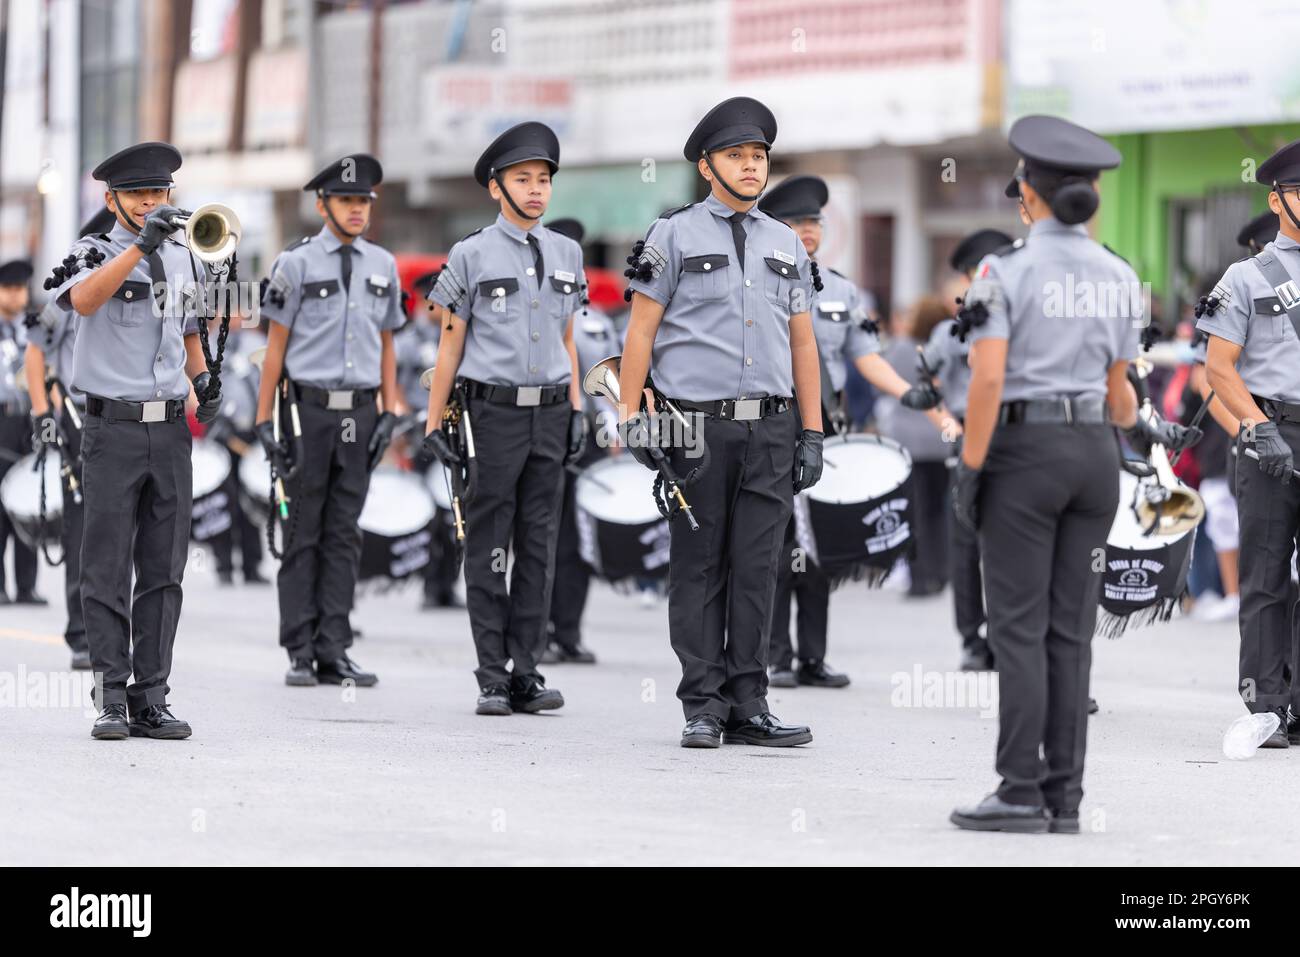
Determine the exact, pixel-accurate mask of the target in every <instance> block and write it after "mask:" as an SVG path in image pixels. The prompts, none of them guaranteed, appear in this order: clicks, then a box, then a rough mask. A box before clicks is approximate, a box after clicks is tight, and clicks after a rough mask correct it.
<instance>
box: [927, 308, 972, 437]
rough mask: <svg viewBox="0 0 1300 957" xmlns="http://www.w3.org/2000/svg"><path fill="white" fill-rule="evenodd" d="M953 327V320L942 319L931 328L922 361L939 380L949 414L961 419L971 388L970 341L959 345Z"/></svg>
mask: <svg viewBox="0 0 1300 957" xmlns="http://www.w3.org/2000/svg"><path fill="white" fill-rule="evenodd" d="M956 325H957V322H956V320H954V319H945V320H943V322H941V323H939V324H938V325H937V326H935V327H934V330H933V331H932V332H931V333H930V341H929V342H927V343H926V344H925V361H926V363H927V364H928V365H929V366H930V369H931V371H933V372H934V374H935V375H936V376H937V377H938V379H939V384H940V386H941V389H940V391H941V392H942V393H943V401H944V403H945V404H946V405H947V406H948V411H950V412H951V413H952V414H953V415H955V416H957V418H959V419H960V418H965V416H966V391H967V389H969V388H970V339H969V338H968V339H967V340H966V341H965V342H962V341H961V340H960V339H958V338H957V337H956V336H954V335H953V334H952V330H953V328H954V327H955V326H956Z"/></svg>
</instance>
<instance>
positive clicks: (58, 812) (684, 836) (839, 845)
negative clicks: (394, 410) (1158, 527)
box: [0, 553, 1300, 865]
mask: <svg viewBox="0 0 1300 957" xmlns="http://www.w3.org/2000/svg"><path fill="white" fill-rule="evenodd" d="M59 576H60V573H59V572H57V571H55V572H51V571H50V570H49V569H43V570H42V579H41V590H42V591H43V592H44V593H45V594H46V595H47V596H50V597H54V596H57V595H59V594H60V592H59V588H60V585H61V581H60V580H59ZM186 585H187V587H186V595H185V608H184V613H183V616H182V620H181V634H180V636H179V638H178V641H177V646H176V655H175V667H174V670H173V673H172V682H171V683H172V695H171V703H172V705H173V710H174V711H175V712H176V713H177V714H178V715H179V716H180V717H183V718H185V719H187V720H188V721H189V722H190V723H191V724H192V725H193V726H194V729H195V730H194V736H193V737H192V738H190V739H189V740H188V741H183V742H166V741H153V740H147V739H140V738H133V739H130V740H127V741H121V742H96V741H93V740H92V739H91V738H90V734H89V731H90V713H89V712H88V711H87V704H86V703H85V702H84V701H82V700H80V696H79V695H72V696H70V697H72V698H76V700H63V701H59V700H56V699H57V697H58V696H57V694H56V691H55V689H56V687H57V686H58V684H59V682H60V681H63V682H64V685H65V686H66V684H67V677H68V673H67V671H66V669H67V666H68V656H67V652H66V649H65V648H64V646H63V644H62V639H61V632H62V628H63V620H62V616H61V613H60V612H59V611H58V610H57V605H52V606H51V607H50V608H49V609H31V608H13V607H5V608H3V609H0V739H2V741H3V743H2V745H0V747H2V750H3V754H4V763H5V773H4V774H2V775H0V864H49V865H61V864H62V865H71V864H120V865H140V864H146V865H227V864H535V865H554V864H735V865H753V864H775V863H788V864H806V865H811V864H1007V865H1011V864H1030V863H1034V864H1052V865H1090V864H1119V865H1133V864H1142V865H1159V864H1175V865H1178V864H1243V865H1264V864H1270V865H1278V864H1289V863H1292V862H1294V861H1295V860H1296V858H1297V855H1298V854H1300V822H1296V821H1295V820H1294V819H1293V818H1292V817H1291V816H1290V815H1287V814H1285V813H1281V812H1280V808H1279V805H1277V804H1275V803H1274V797H1276V796H1280V795H1286V794H1288V793H1290V791H1291V790H1292V788H1293V787H1294V782H1295V780H1296V778H1297V774H1298V773H1300V769H1298V768H1297V764H1298V763H1300V751H1297V753H1296V754H1294V755H1292V754H1290V752H1289V751H1263V752H1259V753H1258V754H1257V755H1256V756H1255V757H1254V758H1252V759H1251V760H1248V761H1242V762H1234V761H1229V760H1227V759H1225V758H1224V756H1223V753H1222V750H1221V747H1222V737H1223V732H1224V730H1225V729H1226V728H1227V726H1228V724H1229V723H1230V722H1231V721H1232V720H1233V719H1234V718H1236V717H1238V716H1239V715H1240V714H1241V713H1242V712H1243V709H1242V707H1241V705H1240V703H1239V701H1238V700H1237V698H1236V696H1235V694H1234V689H1233V686H1234V682H1235V676H1236V647H1235V645H1236V639H1235V628H1234V626H1233V625H1230V624H1221V625H1201V624H1197V623H1192V622H1189V621H1187V620H1176V621H1174V622H1171V623H1169V624H1166V625H1162V626H1159V627H1156V628H1153V629H1149V630H1146V631H1141V632H1137V633H1130V634H1128V635H1126V636H1125V637H1123V638H1121V639H1118V640H1105V639H1098V640H1097V641H1096V643H1095V646H1094V647H1095V656H1094V661H1095V663H1094V669H1093V693H1094V695H1095V697H1097V698H1098V699H1099V701H1100V703H1101V713H1100V714H1098V715H1096V716H1094V717H1093V718H1092V719H1091V724H1090V729H1089V743H1090V747H1089V753H1088V766H1087V774H1086V777H1085V782H1084V784H1085V788H1086V792H1087V793H1086V796H1085V800H1084V807H1083V829H1084V833H1083V834H1081V835H1079V836H1064V835H1033V836H1030V835H1020V836H1016V835H1002V834H976V833H967V832H960V831H957V830H956V829H955V828H953V827H952V826H951V825H950V824H949V823H948V820H947V818H948V813H949V811H950V810H951V809H952V807H953V806H954V804H958V803H966V802H968V801H971V800H974V799H977V798H979V797H980V796H982V795H983V794H984V793H986V792H987V791H989V790H991V789H992V787H993V785H994V783H995V779H994V775H993V770H992V762H993V747H994V741H995V736H996V720H995V719H994V718H992V717H989V716H988V714H989V711H990V707H991V706H992V705H993V700H994V699H992V698H991V693H992V690H993V689H992V688H991V687H990V685H989V684H988V683H987V679H984V683H983V684H980V683H978V682H973V683H971V684H969V685H958V684H956V683H955V681H963V680H965V679H962V678H961V677H960V676H959V675H958V674H957V673H956V672H955V668H956V664H957V651H958V648H957V640H956V638H955V636H954V633H953V631H952V627H951V623H950V604H949V597H948V595H947V594H944V595H943V596H940V597H936V598H930V599H914V600H909V599H907V598H905V597H904V596H902V595H901V594H899V593H897V592H895V591H888V590H886V591H875V592H868V591H866V590H865V589H864V588H862V587H861V586H852V585H851V586H848V587H846V588H844V589H841V590H840V591H838V592H836V594H835V596H834V598H833V604H832V610H831V629H832V633H831V640H830V649H831V654H830V661H831V663H832V664H833V665H834V666H835V667H837V668H839V669H841V670H845V671H847V672H849V673H850V674H851V675H852V678H853V683H852V685H851V686H850V687H848V688H846V689H840V690H822V689H797V690H792V691H775V692H774V693H773V694H772V696H771V702H772V706H773V710H774V711H775V712H776V714H778V715H779V716H781V717H782V718H784V719H787V720H791V721H797V722H801V723H807V724H810V725H811V726H812V728H813V733H814V736H815V740H814V741H813V743H812V744H811V745H809V746H807V747H803V748H798V749H790V750H781V749H765V748H753V747H743V746H731V747H724V748H722V749H719V750H715V751H702V750H684V749H682V748H680V747H679V746H678V734H679V732H680V729H681V724H682V713H681V709H680V706H679V704H678V702H677V700H676V698H675V696H674V689H675V687H676V683H677V677H678V668H677V662H676V659H675V657H674V656H673V654H672V652H671V650H670V648H669V646H668V641H667V615H666V608H665V607H664V606H663V605H662V604H659V605H656V606H654V607H651V608H644V607H642V606H641V604H640V602H639V601H638V599H637V598H635V597H631V596H626V595H621V594H617V593H615V592H613V591H612V590H610V589H609V588H607V587H603V586H601V587H597V588H594V589H593V592H592V600H591V603H590V606H589V610H588V617H587V625H586V633H587V636H588V639H587V640H588V644H589V645H590V647H591V648H592V649H593V650H594V651H596V653H597V654H598V655H599V657H600V661H599V664H597V665H596V666H582V665H567V666H552V667H551V668H549V669H548V672H547V674H548V683H549V684H550V685H551V686H553V687H558V688H560V689H561V690H562V691H563V692H564V695H565V698H566V700H567V702H568V703H567V705H566V707H565V708H564V709H563V710H562V711H559V712H554V713H551V714H547V715H534V716H529V715H514V716H511V717H507V718H486V717H478V716H476V715H475V714H474V713H473V705H474V698H475V695H476V688H475V685H474V680H473V676H472V673H471V670H472V668H473V664H474V655H473V646H472V643H471V641H470V634H469V625H468V620H467V618H466V617H465V614H464V612H463V611H438V612H422V611H420V610H419V594H418V590H415V589H410V590H398V591H393V592H390V593H388V594H384V595H380V594H367V595H365V596H364V597H363V598H362V599H361V600H360V602H359V605H358V608H357V611H356V614H355V618H354V624H356V625H357V626H359V627H361V628H362V629H363V630H364V632H365V636H364V638H363V639H362V640H360V641H359V642H358V643H357V645H356V647H355V648H354V649H353V656H354V657H355V658H356V659H357V660H358V661H360V662H361V663H362V664H363V665H364V666H366V667H367V668H370V669H372V670H374V671H376V672H378V674H379V676H380V682H379V684H378V685H377V686H376V687H374V688H370V689H350V690H347V691H344V690H343V689H340V688H338V687H328V686H321V687H317V688H287V687H285V686H284V684H283V672H284V668H285V664H286V662H285V659H284V656H283V654H282V653H281V651H280V649H279V648H278V647H277V645H276V624H275V622H276V610H275V599H274V593H273V590H272V589H270V588H267V587H262V588H250V587H244V586H236V587H234V588H221V587H219V586H218V584H217V581H216V576H215V573H214V571H213V570H212V563H211V560H210V558H208V557H207V556H206V555H203V554H202V553H199V554H198V555H196V556H195V558H194V559H193V560H192V562H191V567H190V569H189V571H188V572H187V579H186ZM918 679H919V680H918ZM954 679H955V680H954ZM5 682H8V686H7V690H6V687H5V684H4V683H5ZM945 682H946V683H947V690H946V692H945V688H944V685H945ZM42 688H44V689H46V693H44V694H41V693H39V692H40V689H42ZM966 692H970V693H966ZM65 697H69V696H66V695H65Z"/></svg>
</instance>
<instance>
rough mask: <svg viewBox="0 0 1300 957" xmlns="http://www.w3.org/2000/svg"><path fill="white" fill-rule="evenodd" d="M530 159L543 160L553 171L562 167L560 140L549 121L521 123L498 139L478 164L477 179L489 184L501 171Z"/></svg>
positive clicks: (475, 176) (476, 169) (484, 153)
mask: <svg viewBox="0 0 1300 957" xmlns="http://www.w3.org/2000/svg"><path fill="white" fill-rule="evenodd" d="M529 160H543V161H544V162H545V163H546V164H547V165H548V166H550V167H551V173H552V174H554V173H555V172H556V171H557V170H559V168H560V140H559V137H557V136H556V135H555V131H554V130H553V129H551V128H550V127H549V126H547V125H546V124H545V123H537V122H531V121H530V122H528V123H520V124H518V125H517V126H512V127H510V129H508V130H506V131H505V132H504V133H502V134H501V135H500V136H498V137H497V138H496V139H494V140H493V141H492V144H491V145H490V146H489V147H488V148H487V149H485V150H484V151H483V153H482V155H480V156H479V158H478V162H477V163H475V164H474V179H475V180H476V181H477V182H478V184H479V185H480V186H483V187H486V186H487V184H488V182H489V180H491V179H492V177H493V176H495V175H496V174H497V173H498V172H500V171H501V170H503V169H506V168H507V167H509V166H515V165H517V164H519V163H526V162H528V161H529Z"/></svg>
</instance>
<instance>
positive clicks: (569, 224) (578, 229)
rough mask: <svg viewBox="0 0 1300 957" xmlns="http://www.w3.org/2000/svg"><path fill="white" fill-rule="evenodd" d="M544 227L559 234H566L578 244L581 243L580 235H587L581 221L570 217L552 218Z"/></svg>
mask: <svg viewBox="0 0 1300 957" xmlns="http://www.w3.org/2000/svg"><path fill="white" fill-rule="evenodd" d="M546 228H547V229H550V230H553V231H554V232H557V233H559V234H560V235H561V236H568V237H569V238H570V239H572V240H573V241H574V242H575V243H578V244H579V245H581V244H582V237H584V236H586V235H587V230H585V229H584V228H583V226H582V223H580V222H578V221H577V220H576V219H572V218H565V219H557V220H554V221H553V222H549V223H547V224H546Z"/></svg>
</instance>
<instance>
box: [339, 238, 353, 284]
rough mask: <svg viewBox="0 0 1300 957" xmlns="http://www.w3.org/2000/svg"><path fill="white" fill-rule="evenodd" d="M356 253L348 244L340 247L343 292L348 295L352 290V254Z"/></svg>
mask: <svg viewBox="0 0 1300 957" xmlns="http://www.w3.org/2000/svg"><path fill="white" fill-rule="evenodd" d="M354 252H356V250H355V249H353V248H352V247H351V246H349V245H347V244H346V243H345V244H344V245H342V246H340V247H339V257H340V259H339V269H340V273H341V275H342V276H343V291H344V292H345V293H346V292H348V291H349V290H351V288H352V254H353V253H354Z"/></svg>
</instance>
